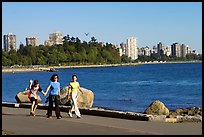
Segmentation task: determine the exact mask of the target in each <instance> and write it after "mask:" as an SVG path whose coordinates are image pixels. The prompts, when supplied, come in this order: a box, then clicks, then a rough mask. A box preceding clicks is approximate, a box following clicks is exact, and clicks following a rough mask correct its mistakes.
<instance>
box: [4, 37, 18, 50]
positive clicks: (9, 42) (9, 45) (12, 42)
mask: <svg viewBox="0 0 204 137" xmlns="http://www.w3.org/2000/svg"><path fill="white" fill-rule="evenodd" d="M11 49H14V50H17V48H16V35H13V34H12V33H8V34H7V35H4V51H10V50H11Z"/></svg>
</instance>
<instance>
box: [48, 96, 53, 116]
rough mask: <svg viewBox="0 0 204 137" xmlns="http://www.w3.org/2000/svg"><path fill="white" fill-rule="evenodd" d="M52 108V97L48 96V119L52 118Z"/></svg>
mask: <svg viewBox="0 0 204 137" xmlns="http://www.w3.org/2000/svg"><path fill="white" fill-rule="evenodd" d="M52 108H53V101H52V95H49V105H48V109H47V117H48V118H49V117H50V116H52Z"/></svg>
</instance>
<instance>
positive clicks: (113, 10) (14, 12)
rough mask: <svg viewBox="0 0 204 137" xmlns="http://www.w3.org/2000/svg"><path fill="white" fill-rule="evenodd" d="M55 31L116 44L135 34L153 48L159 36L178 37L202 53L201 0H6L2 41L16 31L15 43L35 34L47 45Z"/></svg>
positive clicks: (167, 42) (175, 39) (142, 44)
mask: <svg viewBox="0 0 204 137" xmlns="http://www.w3.org/2000/svg"><path fill="white" fill-rule="evenodd" d="M56 31H59V32H61V33H62V34H63V36H65V35H69V36H71V37H72V36H73V37H79V39H80V40H81V41H84V40H85V41H89V40H90V38H91V37H92V36H94V37H95V38H96V39H97V41H98V42H99V41H102V42H105V43H106V42H108V43H113V44H120V43H121V42H126V39H127V38H128V37H136V38H137V40H138V47H146V46H148V47H150V48H151V49H152V47H153V46H154V45H157V44H158V43H159V42H160V41H161V42H162V43H163V44H164V45H165V46H166V45H171V44H172V43H174V42H178V43H183V44H186V45H189V47H190V48H191V49H192V50H193V49H195V50H196V51H197V52H199V53H202V2H3V3H2V33H3V34H2V41H3V35H5V34H7V33H13V34H15V35H16V37H17V47H19V44H20V42H22V43H23V44H24V45H25V38H26V37H27V36H37V37H38V38H39V44H44V41H45V40H46V39H48V37H49V34H51V33H53V32H56ZM88 32H89V35H88V36H85V34H84V33H88ZM2 45H3V42H2Z"/></svg>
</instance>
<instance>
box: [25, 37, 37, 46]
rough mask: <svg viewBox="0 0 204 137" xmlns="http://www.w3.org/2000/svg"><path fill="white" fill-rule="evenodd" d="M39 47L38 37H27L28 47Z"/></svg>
mask: <svg viewBox="0 0 204 137" xmlns="http://www.w3.org/2000/svg"><path fill="white" fill-rule="evenodd" d="M28 45H31V46H38V37H27V38H26V46H28Z"/></svg>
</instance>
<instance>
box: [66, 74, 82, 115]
mask: <svg viewBox="0 0 204 137" xmlns="http://www.w3.org/2000/svg"><path fill="white" fill-rule="evenodd" d="M78 90H79V91H81V93H82V94H83V91H82V89H81V88H80V85H79V82H77V76H76V75H72V81H71V82H70V83H69V86H68V98H69V97H70V96H71V100H72V102H73V104H72V105H71V109H69V113H68V114H69V116H70V117H72V110H73V108H74V111H75V114H76V116H77V118H81V114H80V111H79V109H78V106H77V98H78Z"/></svg>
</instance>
